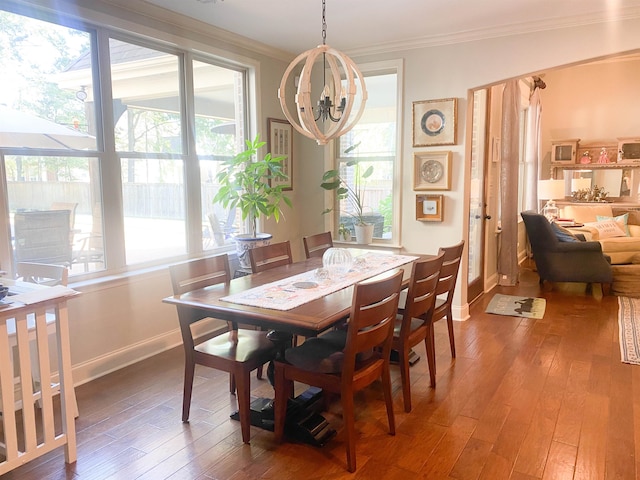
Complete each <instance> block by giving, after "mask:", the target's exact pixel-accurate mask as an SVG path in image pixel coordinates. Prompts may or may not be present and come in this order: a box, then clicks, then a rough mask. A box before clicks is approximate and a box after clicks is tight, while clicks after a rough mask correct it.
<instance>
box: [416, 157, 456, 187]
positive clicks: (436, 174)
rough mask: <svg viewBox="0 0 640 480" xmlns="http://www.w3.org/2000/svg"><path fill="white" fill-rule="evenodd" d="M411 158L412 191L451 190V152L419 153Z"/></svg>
mask: <svg viewBox="0 0 640 480" xmlns="http://www.w3.org/2000/svg"><path fill="white" fill-rule="evenodd" d="M413 158H414V165H415V167H414V174H413V189H414V190H451V152H420V153H415V154H414V155H413Z"/></svg>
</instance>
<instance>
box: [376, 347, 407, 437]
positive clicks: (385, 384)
mask: <svg viewBox="0 0 640 480" xmlns="http://www.w3.org/2000/svg"><path fill="white" fill-rule="evenodd" d="M405 352H406V350H405ZM407 357H408V355H407ZM407 364H409V362H408V361H407ZM382 388H383V390H384V403H385V405H386V406H387V419H388V420H389V433H390V434H391V435H395V434H396V417H395V415H394V413H393V394H392V393H391V372H390V371H389V363H387V364H386V365H385V366H384V368H383V369H382ZM405 405H406V404H405ZM405 410H406V408H405ZM409 410H411V393H409Z"/></svg>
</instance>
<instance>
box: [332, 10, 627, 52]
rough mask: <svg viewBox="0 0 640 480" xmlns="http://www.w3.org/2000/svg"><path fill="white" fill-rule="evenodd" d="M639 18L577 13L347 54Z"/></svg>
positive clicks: (355, 49) (363, 49)
mask: <svg viewBox="0 0 640 480" xmlns="http://www.w3.org/2000/svg"><path fill="white" fill-rule="evenodd" d="M638 18H640V7H627V8H623V9H620V10H618V11H617V12H616V14H615V15H611V16H608V17H606V18H604V17H603V16H602V15H601V14H583V15H580V14H577V15H575V16H573V17H570V18H562V19H551V20H545V21H537V22H521V23H513V24H510V25H503V26H500V27H492V28H480V29H474V30H467V31H465V32H456V33H452V34H450V35H430V36H424V37H419V38H414V39H408V40H401V41H398V42H386V43H380V44H375V45H369V46H366V47H359V48H351V49H349V50H347V51H345V52H346V53H347V54H348V55H350V56H359V55H374V54H384V53H391V52H398V51H404V50H416V49H421V48H430V47H439V46H443V45H454V44H459V43H468V42H476V41H480V40H489V39H492V38H501V37H509V36H517V35H526V34H531V33H539V32H545V31H551V30H562V29H568V28H576V27H583V26H589V25H597V24H607V23H616V22H621V21H624V20H634V19H638Z"/></svg>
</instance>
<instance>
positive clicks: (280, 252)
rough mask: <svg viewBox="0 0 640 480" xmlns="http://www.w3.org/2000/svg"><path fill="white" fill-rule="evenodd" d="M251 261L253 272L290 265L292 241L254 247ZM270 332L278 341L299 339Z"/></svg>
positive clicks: (251, 251) (260, 370)
mask: <svg viewBox="0 0 640 480" xmlns="http://www.w3.org/2000/svg"><path fill="white" fill-rule="evenodd" d="M249 262H250V263H251V271H252V272H253V273H258V272H264V271H265V270H269V269H271V268H276V267H280V266H282V265H289V264H291V263H293V257H292V256H291V243H290V242H289V240H287V241H286V242H280V243H271V244H269V245H262V246H259V247H254V248H252V249H251V250H249ZM269 333H270V334H271V335H273V338H274V340H275V339H276V338H278V341H281V342H284V344H286V343H289V342H291V343H292V344H293V345H296V344H297V341H298V340H297V337H296V336H295V335H290V334H283V333H281V332H278V333H277V334H276V333H275V332H274V331H273V330H272V331H271V332H269ZM258 378H262V368H259V369H258Z"/></svg>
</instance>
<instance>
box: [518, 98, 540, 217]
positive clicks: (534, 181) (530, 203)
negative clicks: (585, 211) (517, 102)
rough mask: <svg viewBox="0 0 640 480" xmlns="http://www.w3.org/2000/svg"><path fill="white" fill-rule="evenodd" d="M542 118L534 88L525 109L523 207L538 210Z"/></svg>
mask: <svg viewBox="0 0 640 480" xmlns="http://www.w3.org/2000/svg"><path fill="white" fill-rule="evenodd" d="M541 119H542V98H541V97H540V89H539V88H534V90H533V93H532V94H531V98H530V99H529V109H528V110H527V133H526V139H527V143H526V146H525V157H524V161H525V170H524V171H525V178H524V185H523V186H524V189H525V192H526V197H525V199H524V209H525V210H533V211H535V212H537V211H538V209H539V206H538V179H539V178H541V177H540V175H539V172H538V170H539V165H540V163H541V162H542V158H541V157H540V122H541Z"/></svg>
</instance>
